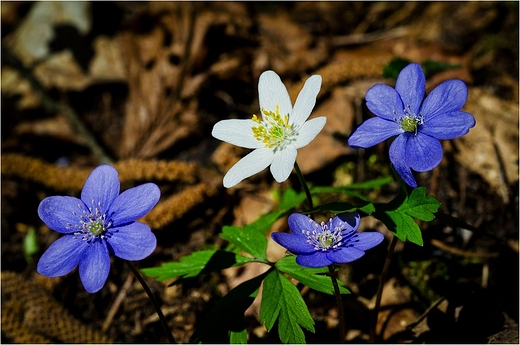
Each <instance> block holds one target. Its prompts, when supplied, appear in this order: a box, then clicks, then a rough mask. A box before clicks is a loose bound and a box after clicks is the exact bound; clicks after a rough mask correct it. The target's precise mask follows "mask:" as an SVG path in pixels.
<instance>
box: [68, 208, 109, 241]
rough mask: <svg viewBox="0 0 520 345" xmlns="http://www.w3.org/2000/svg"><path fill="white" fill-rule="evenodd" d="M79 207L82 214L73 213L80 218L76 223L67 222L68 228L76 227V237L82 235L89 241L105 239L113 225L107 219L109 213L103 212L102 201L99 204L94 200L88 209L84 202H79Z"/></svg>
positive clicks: (83, 238)
mask: <svg viewBox="0 0 520 345" xmlns="http://www.w3.org/2000/svg"><path fill="white" fill-rule="evenodd" d="M78 208H79V209H80V210H81V214H78V213H76V211H72V214H73V215H74V216H76V217H77V218H78V222H77V223H76V224H70V223H68V224H67V229H69V230H70V229H72V228H73V227H74V229H75V230H76V231H74V237H79V236H81V238H82V240H84V241H87V242H88V243H90V242H92V241H93V240H95V239H98V238H99V239H103V238H105V237H106V236H107V229H108V228H110V226H111V225H112V222H111V221H107V219H106V217H107V215H106V214H104V213H101V202H98V203H97V205H96V204H95V201H94V200H92V206H91V207H89V208H88V209H87V210H86V209H85V208H84V206H83V205H82V204H78Z"/></svg>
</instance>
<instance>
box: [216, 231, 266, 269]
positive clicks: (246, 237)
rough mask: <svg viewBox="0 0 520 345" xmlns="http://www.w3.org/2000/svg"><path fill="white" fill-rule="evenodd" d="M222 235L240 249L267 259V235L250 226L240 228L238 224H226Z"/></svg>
mask: <svg viewBox="0 0 520 345" xmlns="http://www.w3.org/2000/svg"><path fill="white" fill-rule="evenodd" d="M220 237H221V238H223V239H225V240H227V241H229V242H231V243H233V244H234V245H235V246H237V247H238V248H239V249H241V250H243V251H244V252H246V253H249V254H251V255H252V256H253V257H255V258H257V259H259V260H261V261H267V256H266V253H265V251H266V250H267V238H266V237H265V235H264V234H263V233H261V232H259V231H256V229H254V228H251V227H250V226H245V227H244V228H243V229H240V228H239V227H238V226H234V225H232V226H224V227H223V228H222V233H221V234H220Z"/></svg>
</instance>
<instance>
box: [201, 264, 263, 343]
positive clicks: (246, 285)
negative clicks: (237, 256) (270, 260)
mask: <svg viewBox="0 0 520 345" xmlns="http://www.w3.org/2000/svg"><path fill="white" fill-rule="evenodd" d="M268 274H269V271H267V272H266V273H264V274H262V275H259V276H257V277H255V278H253V279H250V280H248V281H245V282H243V283H242V284H240V285H238V286H237V287H235V288H234V289H233V290H231V291H230V292H229V293H228V294H227V295H225V296H224V297H223V298H222V299H221V300H220V301H219V302H218V303H217V305H216V306H215V308H213V309H212V310H211V311H210V312H209V314H208V315H207V316H206V317H205V318H204V319H203V320H202V322H201V325H200V326H199V327H198V328H197V330H196V331H195V332H194V333H193V335H192V337H191V342H195V343H199V342H201V343H230V342H231V341H232V342H231V343H235V342H239V343H243V342H244V340H246V342H247V337H246V333H245V331H246V320H245V317H244V313H245V311H246V309H247V308H249V306H250V305H251V303H253V301H254V299H255V297H256V294H257V293H258V289H259V288H260V284H262V280H264V278H265V277H266V275H268Z"/></svg>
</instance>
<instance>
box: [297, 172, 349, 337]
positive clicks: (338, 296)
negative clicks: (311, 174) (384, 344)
mask: <svg viewBox="0 0 520 345" xmlns="http://www.w3.org/2000/svg"><path fill="white" fill-rule="evenodd" d="M294 170H296V175H298V179H299V180H300V184H301V185H302V188H303V190H304V191H305V195H306V196H307V203H308V204H309V210H311V209H312V208H313V207H314V205H313V203H312V196H311V191H310V190H309V186H307V182H306V181H305V178H304V177H303V174H302V171H301V170H300V167H299V166H298V163H296V162H294ZM328 267H329V273H330V279H331V280H332V286H333V287H334V296H336V304H337V305H338V318H339V342H340V344H343V343H344V342H345V335H346V331H345V312H344V311H343V300H342V299H341V293H340V291H339V286H338V281H337V279H336V272H335V271H334V265H330V266H328Z"/></svg>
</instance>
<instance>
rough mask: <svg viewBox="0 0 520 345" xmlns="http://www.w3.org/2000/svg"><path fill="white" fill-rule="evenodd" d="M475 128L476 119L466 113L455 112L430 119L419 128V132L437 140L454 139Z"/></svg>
mask: <svg viewBox="0 0 520 345" xmlns="http://www.w3.org/2000/svg"><path fill="white" fill-rule="evenodd" d="M474 126H475V118H474V117H473V115H471V114H470V113H466V112H464V111H454V112H452V113H447V114H442V115H440V116H435V117H434V118H430V119H428V120H427V121H425V123H424V124H423V125H422V126H420V127H419V132H421V133H424V134H427V135H429V136H431V137H434V138H437V139H441V140H444V139H454V138H458V137H460V136H463V135H466V134H467V133H468V132H469V129H470V128H472V127H474Z"/></svg>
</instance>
